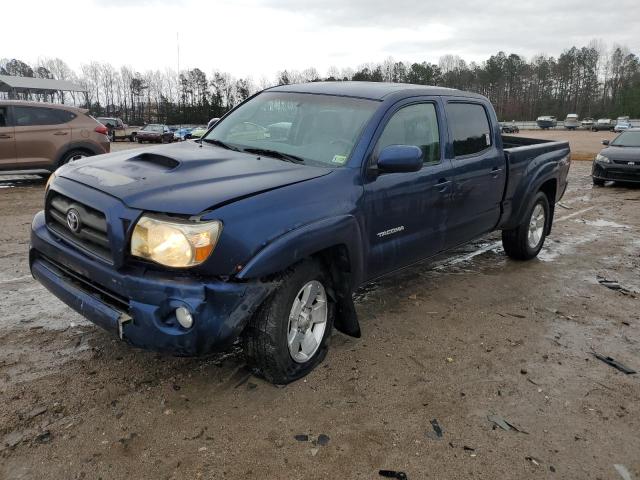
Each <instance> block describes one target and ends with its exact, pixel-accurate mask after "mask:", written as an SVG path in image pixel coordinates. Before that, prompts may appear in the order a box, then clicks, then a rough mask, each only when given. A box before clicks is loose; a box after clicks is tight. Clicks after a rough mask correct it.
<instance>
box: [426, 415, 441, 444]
mask: <svg viewBox="0 0 640 480" xmlns="http://www.w3.org/2000/svg"><path fill="white" fill-rule="evenodd" d="M430 423H431V426H432V427H433V432H427V434H426V435H427V437H428V438H430V439H432V440H441V439H442V433H443V430H442V427H441V426H440V424H439V423H438V420H436V419H435V418H434V419H433V420H431V422H430Z"/></svg>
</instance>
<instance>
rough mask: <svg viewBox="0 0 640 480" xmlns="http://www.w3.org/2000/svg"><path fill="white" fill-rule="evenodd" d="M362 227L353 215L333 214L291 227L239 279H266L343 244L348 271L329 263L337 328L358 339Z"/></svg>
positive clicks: (253, 260)
mask: <svg viewBox="0 0 640 480" xmlns="http://www.w3.org/2000/svg"><path fill="white" fill-rule="evenodd" d="M361 238H362V237H361V234H360V226H359V224H358V222H357V220H356V219H355V217H354V216H353V215H341V216H338V217H330V218H325V219H322V220H318V221H316V222H313V223H310V224H307V225H303V226H301V227H299V228H296V229H295V230H290V231H289V232H287V233H285V234H284V235H282V236H280V237H278V238H276V239H275V240H273V241H272V242H271V243H269V244H268V245H267V246H265V247H264V248H263V249H262V250H260V251H259V252H258V253H257V254H256V255H254V257H253V258H252V259H251V260H249V262H247V264H246V265H245V266H244V268H243V269H242V270H241V271H240V272H239V273H238V274H237V275H236V278H237V279H238V280H249V279H256V278H263V277H267V276H270V275H274V274H277V273H279V272H282V271H284V270H285V269H287V268H288V267H290V266H292V265H294V264H296V263H298V262H299V261H301V260H303V259H305V258H309V257H311V256H313V255H315V254H318V253H320V252H322V251H325V250H327V249H330V248H333V247H339V246H344V247H345V249H346V253H347V256H348V259H347V260H348V265H347V266H346V267H347V268H348V271H344V269H339V268H337V267H336V265H330V266H329V268H330V274H331V275H332V277H333V278H334V288H335V292H333V293H334V295H333V296H334V300H335V301H336V307H337V308H336V321H335V327H336V329H337V330H338V331H340V332H342V333H344V334H346V335H349V336H352V337H356V338H359V337H360V324H359V322H358V316H357V313H356V309H355V305H354V304H353V297H352V295H351V294H352V293H353V289H354V288H355V287H356V286H358V285H359V284H360V283H361V280H362V278H363V259H362V248H361V246H360V239H361Z"/></svg>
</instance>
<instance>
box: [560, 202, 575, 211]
mask: <svg viewBox="0 0 640 480" xmlns="http://www.w3.org/2000/svg"><path fill="white" fill-rule="evenodd" d="M556 205H558V206H559V207H562V208H564V209H565V210H573V207H568V206H566V205H565V204H564V203H561V202H557V203H556Z"/></svg>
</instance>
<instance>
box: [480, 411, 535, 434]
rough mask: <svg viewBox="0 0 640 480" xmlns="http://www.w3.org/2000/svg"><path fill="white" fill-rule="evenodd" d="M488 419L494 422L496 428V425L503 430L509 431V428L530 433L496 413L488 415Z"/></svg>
mask: <svg viewBox="0 0 640 480" xmlns="http://www.w3.org/2000/svg"><path fill="white" fill-rule="evenodd" d="M487 420H489V421H490V422H491V423H493V424H494V427H493V428H494V429H495V427H496V426H498V427H500V428H501V429H502V430H505V431H507V432H508V431H509V430H515V431H516V432H520V433H524V434H526V435H528V434H529V433H528V432H525V431H524V430H522V429H521V428H518V427H516V426H514V425H513V424H512V423H510V422H508V421H507V420H505V419H504V418H503V417H501V416H500V415H496V414H491V415H487Z"/></svg>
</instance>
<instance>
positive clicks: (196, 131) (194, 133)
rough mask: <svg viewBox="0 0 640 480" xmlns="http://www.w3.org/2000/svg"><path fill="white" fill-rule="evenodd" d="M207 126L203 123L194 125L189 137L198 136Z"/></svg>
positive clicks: (202, 133)
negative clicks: (197, 125)
mask: <svg viewBox="0 0 640 480" xmlns="http://www.w3.org/2000/svg"><path fill="white" fill-rule="evenodd" d="M207 130H208V128H207V127H206V126H205V125H200V126H199V127H195V128H193V129H191V132H190V135H189V137H190V138H200V137H202V135H204V134H205V133H207Z"/></svg>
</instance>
